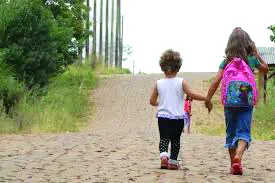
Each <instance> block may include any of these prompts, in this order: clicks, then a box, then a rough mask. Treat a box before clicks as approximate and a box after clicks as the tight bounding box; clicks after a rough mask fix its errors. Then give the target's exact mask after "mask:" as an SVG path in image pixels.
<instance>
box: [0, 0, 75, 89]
mask: <svg viewBox="0 0 275 183" xmlns="http://www.w3.org/2000/svg"><path fill="white" fill-rule="evenodd" d="M72 37H73V28H72V27H64V26H60V25H59V22H57V21H56V20H55V18H54V16H53V14H52V12H51V11H50V10H49V9H47V8H45V6H44V5H43V4H42V3H41V0H32V1H29V0H13V1H10V2H9V3H5V4H1V6H0V53H1V55H2V61H3V62H4V63H5V64H6V65H8V66H9V67H11V68H12V69H13V71H14V73H15V77H16V79H18V80H19V81H21V82H24V83H25V84H26V86H27V87H28V88H32V87H33V86H34V85H39V86H44V85H46V84H47V83H48V79H49V78H50V77H51V76H53V75H56V74H57V73H59V72H60V71H62V68H63V67H62V66H64V65H66V64H68V62H69V61H71V60H74V58H75V57H74V55H71V54H70V53H69V50H68V45H69V44H70V42H71V38H72Z"/></svg>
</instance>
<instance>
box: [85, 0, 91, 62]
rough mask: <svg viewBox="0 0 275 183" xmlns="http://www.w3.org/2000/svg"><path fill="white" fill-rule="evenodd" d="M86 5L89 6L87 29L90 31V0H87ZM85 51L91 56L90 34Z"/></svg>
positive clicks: (87, 55) (87, 56)
mask: <svg viewBox="0 0 275 183" xmlns="http://www.w3.org/2000/svg"><path fill="white" fill-rule="evenodd" d="M86 5H87V8H88V18H87V22H86V29H87V31H89V32H90V0H87V1H86ZM85 51H86V58H89V55H90V36H88V37H87V39H86V47H85Z"/></svg>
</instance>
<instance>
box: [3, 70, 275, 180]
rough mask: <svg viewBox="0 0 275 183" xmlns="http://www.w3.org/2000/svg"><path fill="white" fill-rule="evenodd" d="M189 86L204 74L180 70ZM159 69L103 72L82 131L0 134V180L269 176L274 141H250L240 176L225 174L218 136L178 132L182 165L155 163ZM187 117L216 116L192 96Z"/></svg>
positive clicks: (198, 85)
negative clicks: (154, 93) (154, 89)
mask: <svg viewBox="0 0 275 183" xmlns="http://www.w3.org/2000/svg"><path fill="white" fill-rule="evenodd" d="M184 76H185V78H186V79H187V80H188V81H189V82H190V83H191V85H192V87H194V88H195V89H197V90H199V91H202V92H206V91H203V90H204V88H203V87H202V80H203V79H207V78H209V77H210V76H211V74H206V73H205V74H196V73H192V74H185V75H184ZM160 77H161V76H160V75H139V76H120V77H114V78H107V79H104V80H103V82H102V83H101V86H100V87H99V88H98V89H96V91H94V92H93V95H92V96H93V97H92V98H93V100H94V101H95V103H96V109H95V111H96V115H95V116H94V117H93V119H91V123H90V124H91V125H90V126H89V128H88V129H87V131H85V132H81V133H68V134H59V135H52V134H51V135H48V134H43V135H24V136H21V135H9V136H0V147H1V148H0V182H142V183H147V182H160V183H164V182H165V183H166V182H173V183H174V182H175V183H178V182H198V183H201V182H215V183H216V182H217V183H221V182H270V183H271V182H275V149H274V147H275V142H274V141H273V142H261V141H253V143H252V145H251V148H250V149H249V152H248V153H247V154H246V156H245V159H246V161H245V163H244V166H245V174H244V176H242V177H240V176H231V175H229V174H228V170H229V162H228V158H227V151H226V150H225V149H224V148H223V143H224V138H220V137H210V136H204V135H197V134H189V135H186V134H184V135H183V137H182V149H181V152H180V155H179V159H180V160H181V162H182V169H181V170H178V171H169V170H161V169H159V159H158V158H159V152H158V138H159V137H158V129H157V123H156V118H155V110H156V109H155V108H152V107H150V106H149V101H148V100H149V95H150V92H151V86H152V84H153V82H154V81H155V80H156V79H158V78H160ZM193 111H194V113H193V122H194V123H195V122H196V121H197V122H199V121H200V120H208V121H213V120H223V119H222V115H221V114H215V113H214V114H211V115H210V116H209V115H208V114H207V112H206V110H205V108H204V107H203V105H202V103H199V102H195V103H194V107H193Z"/></svg>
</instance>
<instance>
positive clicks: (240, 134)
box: [234, 108, 253, 159]
mask: <svg viewBox="0 0 275 183" xmlns="http://www.w3.org/2000/svg"><path fill="white" fill-rule="evenodd" d="M252 112H253V109H252V108H248V109H242V110H240V111H239V113H238V115H237V129H236V137H235V139H234V141H235V142H236V143H237V144H238V147H237V149H236V157H237V158H239V159H242V156H243V154H244V151H245V150H246V149H247V148H248V146H249V143H250V141H251V121H252Z"/></svg>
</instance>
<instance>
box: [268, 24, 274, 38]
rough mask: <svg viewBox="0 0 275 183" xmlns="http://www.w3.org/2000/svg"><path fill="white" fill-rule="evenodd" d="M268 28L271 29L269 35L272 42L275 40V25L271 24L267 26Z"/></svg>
mask: <svg viewBox="0 0 275 183" xmlns="http://www.w3.org/2000/svg"><path fill="white" fill-rule="evenodd" d="M268 29H269V30H271V31H272V33H273V35H270V40H271V41H272V42H275V25H271V26H269V27H268Z"/></svg>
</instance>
